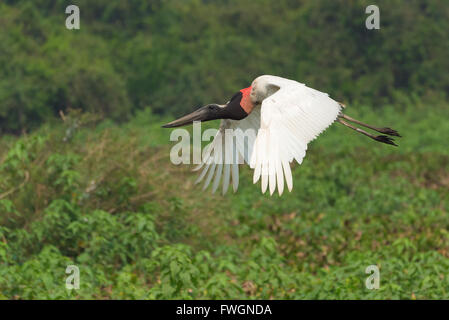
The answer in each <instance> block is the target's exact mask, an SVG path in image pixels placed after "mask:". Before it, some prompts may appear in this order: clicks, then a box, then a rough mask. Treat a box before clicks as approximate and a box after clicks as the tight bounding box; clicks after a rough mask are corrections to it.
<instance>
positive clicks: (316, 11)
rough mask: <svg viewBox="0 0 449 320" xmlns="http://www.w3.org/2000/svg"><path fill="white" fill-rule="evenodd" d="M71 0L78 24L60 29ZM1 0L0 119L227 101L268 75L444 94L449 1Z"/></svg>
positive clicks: (351, 97)
mask: <svg viewBox="0 0 449 320" xmlns="http://www.w3.org/2000/svg"><path fill="white" fill-rule="evenodd" d="M69 3H73V4H76V5H78V6H79V7H80V11H81V29H80V30H77V31H69V30H67V29H66V28H65V19H66V17H67V15H66V14H65V8H66V6H67V5H68V4H69ZM369 4H371V2H370V1H298V0H279V1H272V0H257V1H248V0H216V1H200V0H189V1H181V0H172V1H163V0H152V1H142V0H130V1H109V0H99V1H95V2H92V1H87V0H79V1H71V2H70V1H65V0H53V1H47V0H36V1H29V0H22V1H20V0H14V1H12V0H11V1H10V0H6V1H2V3H1V4H0V28H1V30H2V32H1V33H0V65H1V66H2V67H1V68H0V130H1V131H2V132H15V133H17V132H21V131H23V130H25V131H27V130H30V129H31V128H35V127H37V126H38V125H40V124H42V123H43V122H44V121H46V120H47V119H48V118H50V117H54V116H57V115H58V112H59V110H66V109H67V108H70V107H71V108H80V109H82V110H88V111H94V112H97V113H101V114H102V115H104V116H105V117H108V118H111V119H114V120H120V121H122V120H126V119H129V117H130V116H131V115H133V114H135V113H136V112H137V111H138V110H142V109H144V108H146V107H149V108H151V110H153V112H154V113H156V114H167V113H171V114H174V115H179V114H181V113H183V112H187V111H190V110H192V109H193V108H194V107H196V106H199V105H203V104H205V103H208V102H212V101H216V102H221V103H223V102H225V101H227V100H226V99H228V98H229V97H231V96H232V94H233V93H234V92H235V91H237V90H238V89H239V88H244V87H247V86H248V85H249V84H250V83H251V81H252V79H254V78H255V77H257V76H258V75H261V74H274V75H280V76H284V77H287V78H291V79H297V80H299V81H301V82H306V83H307V84H308V85H310V86H312V87H314V88H317V89H319V90H321V91H324V92H328V93H330V94H331V95H332V96H333V97H334V98H335V99H337V100H339V101H344V102H347V103H366V104H369V105H371V106H373V107H381V106H382V105H384V104H388V103H390V104H395V105H401V104H402V105H403V104H407V103H409V102H414V101H416V100H418V99H425V100H426V101H432V102H433V101H441V100H444V99H447V93H448V92H449V73H448V70H449V59H447V55H448V52H449V50H448V49H449V33H448V32H447V30H448V29H449V22H448V21H449V13H448V5H447V2H446V1H444V0H430V1H418V0H412V1H403V0H393V1H378V2H377V4H378V5H379V6H380V11H381V30H379V31H376V30H367V29H366V28H365V19H366V18H367V16H368V15H367V14H365V8H366V6H367V5H369Z"/></svg>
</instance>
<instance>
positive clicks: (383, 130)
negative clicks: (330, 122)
mask: <svg viewBox="0 0 449 320" xmlns="http://www.w3.org/2000/svg"><path fill="white" fill-rule="evenodd" d="M339 117H340V118H343V119H346V120H348V121H351V122H354V123H357V124H359V125H361V126H363V127H365V128H370V129H372V130H374V131H377V132H380V133H384V134H388V135H389V136H395V137H400V136H401V135H400V134H399V133H398V132H397V131H396V130H393V129H391V128H377V127H374V126H372V125H369V124H366V123H363V122H361V121H359V120H357V119H354V118H351V117H350V116H347V115H345V114H343V113H342V112H340V115H339Z"/></svg>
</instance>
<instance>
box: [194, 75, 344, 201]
mask: <svg viewBox="0 0 449 320" xmlns="http://www.w3.org/2000/svg"><path fill="white" fill-rule="evenodd" d="M251 100H253V102H254V103H255V107H254V109H253V110H252V112H251V113H250V114H249V115H248V116H247V117H246V118H244V119H242V120H229V119H226V120H222V121H221V124H220V129H219V131H218V132H217V134H216V136H215V138H214V140H213V141H212V142H211V143H210V144H209V145H207V146H206V148H205V150H204V157H203V160H202V163H201V164H200V165H199V166H197V167H196V168H195V169H194V170H200V169H201V168H202V171H201V173H200V176H199V177H198V179H197V181H196V182H197V183H199V182H201V181H203V180H204V179H205V182H204V188H203V189H205V188H207V187H208V185H209V184H210V183H211V182H212V181H213V183H212V190H213V192H215V191H216V190H217V189H218V187H219V184H220V180H222V190H223V194H224V193H226V191H227V190H228V187H229V184H230V181H231V180H232V186H233V189H234V192H235V191H237V189H238V183H239V167H238V163H239V162H240V163H242V162H245V163H246V164H249V165H250V167H251V168H252V169H254V176H253V182H254V183H256V182H258V181H259V180H261V189H262V193H265V191H266V190H267V188H268V187H269V189H270V194H273V192H274V191H275V190H276V187H277V189H278V192H279V195H281V194H282V192H283V190H284V181H285V182H286V184H287V188H288V190H289V191H291V190H292V188H293V180H292V173H291V170H290V162H292V161H293V160H296V161H297V162H298V163H299V164H301V163H302V160H303V158H304V156H305V154H306V150H307V144H308V143H309V142H310V141H312V140H313V139H315V138H316V137H317V136H318V135H319V134H320V133H321V132H323V131H324V130H325V129H326V128H327V127H328V126H329V125H331V124H332V123H333V122H334V121H335V120H336V119H337V117H338V115H339V113H340V110H341V105H340V104H339V103H338V102H336V101H335V100H333V99H331V98H330V97H329V96H328V94H326V93H323V92H320V91H317V90H315V89H312V88H309V87H307V86H306V85H304V84H303V83H299V82H297V81H293V80H288V79H284V78H281V77H276V76H270V75H264V76H260V77H258V78H257V79H255V80H254V81H253V83H252V85H251ZM226 129H232V133H233V136H234V137H235V139H229V135H228V139H226V134H225V132H226V131H225V130H226ZM239 129H240V130H239ZM245 131H246V133H247V135H246V137H247V138H246V140H245V139H244V137H245V135H244V133H245ZM220 144H221V145H222V146H223V147H222V148H219V147H218V146H219V145H220ZM229 155H235V159H233V161H231V163H230V161H226V160H229ZM227 157H228V158H227ZM237 160H239V161H237Z"/></svg>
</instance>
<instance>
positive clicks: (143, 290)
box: [0, 105, 449, 299]
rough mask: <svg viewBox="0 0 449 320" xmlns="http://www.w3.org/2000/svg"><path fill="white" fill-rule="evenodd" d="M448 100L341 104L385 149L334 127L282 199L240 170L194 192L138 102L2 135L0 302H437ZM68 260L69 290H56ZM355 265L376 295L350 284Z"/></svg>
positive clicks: (444, 286) (357, 278)
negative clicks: (228, 185) (396, 138)
mask: <svg viewBox="0 0 449 320" xmlns="http://www.w3.org/2000/svg"><path fill="white" fill-rule="evenodd" d="M429 110H430V111H431V112H429ZM448 110H449V109H448V108H447V106H445V105H442V106H441V107H438V106H421V105H416V106H410V107H409V108H407V109H406V110H404V111H401V110H399V109H394V108H390V107H389V108H384V109H382V110H374V111H373V110H372V109H370V108H366V107H358V108H356V107H353V108H352V107H351V108H349V109H348V114H351V115H353V116H355V117H357V118H360V119H363V120H364V121H366V122H368V123H374V124H376V123H381V121H382V123H383V124H385V125H389V126H392V127H394V128H395V129H398V131H399V132H401V134H403V136H404V138H402V139H401V140H400V147H398V148H393V147H389V146H384V145H381V144H377V143H376V142H372V141H370V140H367V138H366V137H364V136H361V135H357V134H356V133H353V132H351V131H348V130H347V129H346V128H344V127H342V126H338V125H334V126H332V127H331V128H329V129H328V130H327V131H326V132H325V133H324V134H323V135H322V136H320V138H319V139H317V141H315V142H313V143H312V144H310V147H309V150H308V155H307V157H306V158H305V160H304V163H303V164H302V165H301V166H296V165H295V166H293V168H292V172H293V176H294V189H293V191H292V193H286V194H284V195H283V196H282V198H280V197H279V196H277V195H273V196H272V197H269V196H267V195H261V194H260V189H259V186H254V185H253V184H252V175H251V172H250V170H248V169H242V172H241V175H240V176H241V180H240V184H239V191H238V193H236V194H231V193H229V194H227V195H226V196H225V197H222V196H220V195H212V194H210V193H209V192H201V191H200V189H199V188H198V187H196V186H194V185H193V181H194V180H195V179H196V177H195V176H194V175H192V173H191V171H190V170H189V168H188V166H178V167H176V166H173V165H172V164H171V163H170V161H169V147H170V146H169V145H168V143H167V141H168V132H167V131H165V129H162V128H160V123H162V122H163V121H161V119H159V118H157V117H156V116H154V115H153V114H152V113H151V112H148V110H147V111H142V113H143V114H146V115H148V118H143V117H142V116H141V114H139V115H138V116H137V117H136V118H135V119H133V120H131V121H130V122H129V123H127V124H126V125H123V126H116V125H113V124H111V123H110V122H108V121H105V122H102V123H99V124H98V125H97V127H96V128H92V127H88V126H82V125H80V126H79V127H78V128H77V129H76V130H75V131H74V132H73V135H72V137H71V139H69V140H64V139H63V138H64V137H66V130H67V127H68V126H70V125H71V124H70V123H68V120H67V118H66V121H65V122H63V121H61V122H59V123H55V124H53V125H52V127H51V128H50V127H49V126H44V127H42V128H40V129H39V130H37V131H36V132H34V133H33V134H31V135H24V136H22V137H18V138H15V139H12V138H11V137H4V138H3V139H1V140H0V144H2V145H5V146H8V147H7V148H2V149H0V175H1V177H2V181H0V292H1V294H0V298H4V299H36V298H41V299H67V298H69V299H80V298H82V299H95V298H98V299H105V298H108V299H229V298H230V299H441V298H448V297H449V290H448V288H449V277H448V276H447V274H446V273H447V272H446V270H447V269H448V267H449V233H448V231H447V230H449V222H448V221H449V220H448V219H447V212H448V211H449V194H448V192H447V188H448V187H449V180H448V179H449V177H448V174H447V170H446V168H448V166H449V152H448V149H447V141H445V140H444V139H442V137H446V136H449V131H448V130H449V126H448V125H447V121H446V119H447V118H448V116H449V114H448ZM66 117H70V114H69V115H67V116H66ZM71 117H73V119H75V118H77V119H83V118H85V117H87V118H89V115H81V114H77V113H75V114H72V115H71ZM87 118H86V119H87ZM148 119H149V120H148ZM380 119H382V120H380ZM71 264H74V265H77V266H78V267H79V268H80V289H79V290H71V291H70V290H67V289H66V288H65V279H66V277H67V276H68V275H67V274H66V273H65V269H66V267H67V266H68V265H71ZM369 265H377V266H378V267H379V269H380V289H379V290H368V289H366V287H365V281H366V278H367V277H368V274H365V269H366V267H367V266H369Z"/></svg>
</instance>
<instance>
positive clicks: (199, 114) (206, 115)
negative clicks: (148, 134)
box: [162, 105, 216, 128]
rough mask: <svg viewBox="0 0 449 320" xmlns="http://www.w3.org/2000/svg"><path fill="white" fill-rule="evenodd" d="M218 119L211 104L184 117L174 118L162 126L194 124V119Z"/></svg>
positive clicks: (171, 126)
mask: <svg viewBox="0 0 449 320" xmlns="http://www.w3.org/2000/svg"><path fill="white" fill-rule="evenodd" d="M214 119H216V118H215V117H214V113H213V112H212V111H211V109H210V108H209V105H207V106H204V107H201V108H199V109H198V110H196V111H193V112H192V113H189V114H188V115H185V116H184V117H182V118H179V119H177V120H174V121H172V122H169V123H167V124H165V125H163V126H162V128H175V127H181V126H185V125H188V124H192V123H193V121H207V120H214Z"/></svg>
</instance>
